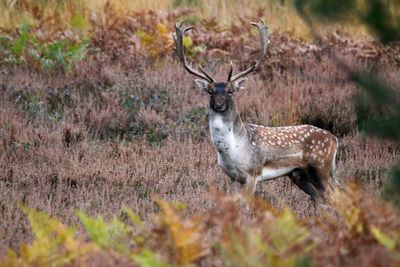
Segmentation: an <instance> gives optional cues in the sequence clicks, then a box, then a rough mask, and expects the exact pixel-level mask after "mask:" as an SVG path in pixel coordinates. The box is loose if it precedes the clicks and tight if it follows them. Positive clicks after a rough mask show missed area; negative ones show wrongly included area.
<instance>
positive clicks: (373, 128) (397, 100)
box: [295, 0, 400, 204]
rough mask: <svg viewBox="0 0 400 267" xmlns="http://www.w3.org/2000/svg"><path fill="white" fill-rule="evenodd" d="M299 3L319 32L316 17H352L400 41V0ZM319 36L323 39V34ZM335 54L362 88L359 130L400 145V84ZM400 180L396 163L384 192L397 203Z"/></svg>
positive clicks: (307, 0)
mask: <svg viewBox="0 0 400 267" xmlns="http://www.w3.org/2000/svg"><path fill="white" fill-rule="evenodd" d="M295 5H296V8H297V10H298V11H299V13H300V14H301V15H302V17H303V18H304V19H305V20H306V21H307V23H308V24H309V26H310V27H311V28H312V31H314V34H315V35H317V34H316V33H315V29H314V24H313V22H312V20H311V18H312V17H314V18H316V19H317V20H318V21H326V22H343V21H344V20H350V19H351V20H353V21H354V20H356V21H358V22H360V23H361V24H363V25H365V26H366V27H367V28H368V29H369V30H370V31H371V32H372V33H374V34H375V35H376V36H377V37H378V38H379V40H380V41H381V42H382V43H383V44H387V45H389V44H390V43H391V42H395V41H400V1H386V0H371V1H362V0H359V1H353V0H351V1H344V0H340V1H322V0H297V1H295ZM316 37H317V36H316ZM318 39H320V40H321V38H320V36H318ZM331 53H332V52H331ZM332 57H333V58H335V60H336V63H337V64H338V65H339V67H341V68H342V69H343V70H345V71H346V72H347V73H348V74H349V76H350V79H351V80H352V81H354V82H355V83H356V84H357V85H358V86H359V87H360V88H361V89H362V90H361V91H360V92H359V94H358V96H357V98H356V101H355V106H356V112H357V123H358V128H359V130H360V131H361V132H363V133H365V134H366V135H371V136H376V137H379V138H382V139H389V140H392V141H393V142H395V143H396V144H397V145H398V147H400V131H399V129H400V109H399V107H400V85H399V84H396V85H389V84H388V83H387V82H386V81H384V80H383V79H381V78H380V74H379V72H378V73H376V71H375V70H374V71H372V70H371V71H367V70H365V71H364V70H363V71H357V70H352V69H351V68H350V67H349V66H347V65H346V64H345V63H343V62H341V61H340V60H339V59H337V57H336V56H332ZM399 165H400V163H399ZM399 184H400V173H399V172H398V167H395V168H394V170H393V172H392V176H391V177H390V179H389V180H388V184H387V185H386V187H385V189H384V191H383V196H384V197H385V198H386V199H389V200H392V201H393V202H394V203H397V204H399V203H400V197H399V195H400V186H399Z"/></svg>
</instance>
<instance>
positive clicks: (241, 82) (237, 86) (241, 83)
mask: <svg viewBox="0 0 400 267" xmlns="http://www.w3.org/2000/svg"><path fill="white" fill-rule="evenodd" d="M246 81H247V78H241V79H239V80H237V81H234V82H233V91H235V92H236V91H239V90H243V89H244V84H245V82H246Z"/></svg>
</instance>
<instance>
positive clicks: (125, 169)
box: [0, 1, 400, 266]
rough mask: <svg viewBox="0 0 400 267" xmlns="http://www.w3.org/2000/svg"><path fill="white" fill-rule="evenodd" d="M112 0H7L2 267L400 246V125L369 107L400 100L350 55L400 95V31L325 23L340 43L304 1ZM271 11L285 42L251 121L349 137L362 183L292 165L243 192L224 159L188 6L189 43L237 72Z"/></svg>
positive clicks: (349, 160) (346, 172)
mask: <svg viewBox="0 0 400 267" xmlns="http://www.w3.org/2000/svg"><path fill="white" fill-rule="evenodd" d="M100 2H101V1H88V2H86V4H84V3H82V2H80V1H0V5H1V6H2V7H4V9H2V11H1V16H3V18H4V20H3V22H2V24H1V26H0V27H1V28H0V259H1V260H0V262H1V263H0V266H47V265H56V266H64V265H67V266H75V265H76V266H81V265H89V266H103V265H104V266H109V265H113V266H114V265H120V266H354V265H358V266H397V265H398V264H399V263H400V250H399V249H400V228H399V222H400V215H399V210H398V205H399V202H398V200H397V202H396V199H395V196H396V194H399V193H398V192H397V191H396V190H394V189H393V187H390V184H389V182H388V181H389V180H390V179H392V178H391V177H395V175H396V168H395V167H394V166H396V164H398V162H399V151H398V144H399V142H398V140H397V139H396V135H395V134H392V133H391V135H386V136H385V135H384V134H382V131H378V130H379V129H380V128H379V127H378V128H379V129H377V131H376V132H373V134H371V125H370V124H368V123H369V121H368V119H371V118H375V117H374V116H375V115H376V114H377V112H378V115H377V117H378V118H382V119H383V118H385V114H387V113H386V112H388V110H389V111H390V105H389V103H388V104H387V105H382V104H377V105H376V106H377V107H374V108H370V106H367V105H366V104H365V103H374V101H375V100H376V99H378V98H379V95H378V96H376V97H375V98H374V97H372V98H371V96H370V95H368V94H366V93H365V91H363V87H362V86H360V85H359V84H358V83H357V82H354V79H352V78H351V77H350V78H349V73H348V72H347V71H346V70H345V69H343V67H341V66H340V65H339V64H337V62H335V60H333V59H332V53H334V55H336V56H337V57H338V59H339V60H340V62H343V63H344V64H346V65H347V66H349V67H351V68H352V69H355V70H359V69H362V70H364V71H369V73H374V77H377V78H379V79H381V80H384V81H385V83H386V84H387V87H388V88H394V89H395V90H394V92H393V94H394V95H397V96H398V93H399V91H398V88H399V87H398V85H399V84H400V78H399V77H400V71H399V66H400V56H399V55H400V46H399V44H398V43H396V42H390V43H385V42H380V41H378V40H377V39H376V38H375V36H371V35H365V34H364V32H365V30H364V29H362V28H361V26H359V25H357V24H356V23H355V24H352V26H351V27H349V28H346V27H342V28H340V27H339V28H336V29H331V28H329V27H326V28H322V29H319V30H320V32H321V34H322V38H323V40H322V41H323V44H324V45H325V46H326V47H323V46H321V45H320V44H318V43H317V42H316V41H315V40H314V39H313V36H312V34H310V33H309V32H307V25H306V24H305V23H304V22H303V20H301V18H300V17H297V16H295V14H296V12H295V10H294V9H293V8H292V7H291V6H290V5H281V6H280V5H277V4H272V3H270V2H269V1H266V2H265V3H264V4H263V5H261V4H259V3H258V2H257V1H254V2H253V1H243V3H244V4H246V3H247V4H248V5H247V8H245V11H243V12H242V13H241V12H238V11H237V10H236V11H235V10H232V7H231V6H230V5H225V7H224V3H225V4H226V3H227V2H225V1H219V2H218V1H217V2H218V3H220V4H221V6H220V8H221V9H220V10H222V11H223V12H225V13H223V14H222V15H221V16H220V17H219V18H218V17H216V16H215V14H214V13H213V12H212V11H213V10H214V9H215V8H218V7H213V6H212V5H211V4H210V5H207V3H205V4H201V1H182V3H180V2H181V1H171V3H170V2H167V1H159V3H158V4H159V6H160V7H161V9H157V7H152V6H149V7H145V6H146V5H144V4H143V5H142V4H140V3H141V2H140V1H138V2H137V3H136V5H135V4H132V6H129V5H128V4H126V3H125V2H123V1H119V2H118V1H116V2H107V3H105V4H101V3H100ZM240 3H242V2H240ZM240 3H239V4H238V5H239V7H240ZM124 4H126V5H125V6H124ZM126 6H128V8H123V7H126ZM259 6H260V7H264V8H257V7H259ZM272 11H275V15H273V13H272ZM393 12H394V11H393ZM24 14H25V15H24ZM282 14H291V15H293V16H292V20H289V19H285V20H284V21H282V20H280V19H279V16H280V15H282ZM255 17H262V18H264V20H265V22H266V23H267V24H270V25H271V28H272V33H271V35H270V44H269V46H268V48H267V56H266V60H265V63H264V64H263V66H262V67H261V69H260V70H258V71H257V72H256V73H255V74H254V75H252V76H251V77H250V78H249V81H248V83H247V88H246V89H245V90H243V91H241V92H239V93H238V94H237V96H236V101H237V106H238V108H239V111H240V113H241V115H242V118H243V119H244V120H245V121H247V122H252V123H256V124H262V125H268V126H282V125H296V124H312V125H315V126H318V127H321V128H324V129H327V130H329V131H331V132H332V133H333V134H335V135H336V136H338V137H339V139H340V151H339V162H338V170H337V174H336V175H337V177H338V180H339V181H340V184H341V185H342V187H343V188H345V190H340V189H337V191H335V192H334V193H333V194H332V197H331V199H330V201H329V203H327V204H326V205H322V206H314V205H313V203H312V202H311V201H310V199H309V197H308V196H307V195H305V194H304V193H303V192H302V191H300V190H299V189H298V188H297V187H296V186H295V185H293V184H292V183H291V182H290V180H289V179H288V178H287V177H282V178H280V179H277V180H274V181H271V182H264V183H261V184H259V185H258V186H257V190H256V194H255V198H251V197H249V196H242V195H238V194H236V188H235V185H234V184H231V182H230V181H229V178H228V177H227V176H226V175H225V174H224V173H223V172H222V171H221V169H219V168H218V166H217V158H216V152H215V149H214V148H213V146H212V144H211V142H210V136H209V129H208V101H207V96H206V95H205V93H204V92H201V91H200V90H197V89H196V88H195V86H194V85H193V81H192V78H193V77H191V76H190V75H188V74H187V73H186V72H185V71H184V70H183V68H182V66H181V64H180V63H179V61H178V60H177V58H176V57H175V55H174V50H173V41H172V38H171V32H172V31H173V30H174V28H173V25H174V22H175V21H181V20H182V19H187V20H188V21H190V22H191V23H192V24H194V25H196V29H195V30H192V31H191V32H190V33H188V35H189V37H188V38H187V39H185V47H186V50H187V54H188V57H189V58H190V60H191V61H193V62H198V63H201V64H202V65H203V66H205V67H206V68H207V70H208V71H209V72H212V73H213V74H214V75H215V76H216V77H218V78H219V79H225V77H226V74H227V71H228V68H229V63H230V61H232V62H233V63H234V66H235V69H241V70H242V69H244V68H245V67H248V66H250V64H251V63H252V62H253V60H254V59H255V58H256V57H257V52H258V50H257V49H258V39H257V34H256V32H254V31H252V29H251V26H250V24H249V23H248V22H250V21H253V20H254V18H255ZM238 51H239V52H238ZM360 80H362V79H361V78H360ZM398 99H399V98H397V101H398ZM393 101H396V98H394V99H393ZM360 112H362V114H368V116H366V118H364V117H360ZM378 122H379V121H375V124H372V126H379V124H378ZM360 123H364V124H365V125H366V127H364V128H363V127H360ZM395 123H396V122H394V124H393V125H396V124H395ZM397 123H398V122H397ZM364 124H363V125H364ZM368 127H369V128H368ZM372 128H373V127H372ZM382 129H383V128H382ZM395 129H396V128H395ZM397 136H398V135H397ZM397 172H398V171H397ZM385 199H386V200H387V199H389V201H386V200H385ZM396 264H397V265H396Z"/></svg>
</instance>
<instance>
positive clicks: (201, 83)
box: [194, 79, 209, 92]
mask: <svg viewBox="0 0 400 267" xmlns="http://www.w3.org/2000/svg"><path fill="white" fill-rule="evenodd" d="M194 84H195V85H196V86H197V88H199V89H201V90H204V91H206V92H208V89H209V83H208V82H207V81H205V80H202V79H195V80H194Z"/></svg>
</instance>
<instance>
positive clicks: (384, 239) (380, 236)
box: [370, 226, 396, 251]
mask: <svg viewBox="0 0 400 267" xmlns="http://www.w3.org/2000/svg"><path fill="white" fill-rule="evenodd" d="M370 231H371V233H372V235H373V236H374V238H375V239H376V240H377V241H378V243H379V244H381V245H382V246H384V247H385V248H386V249H388V250H391V251H393V250H394V249H395V248H396V240H394V239H392V238H390V237H389V236H388V235H386V234H385V233H383V232H382V231H381V230H380V229H379V228H377V227H375V226H371V227H370Z"/></svg>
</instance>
